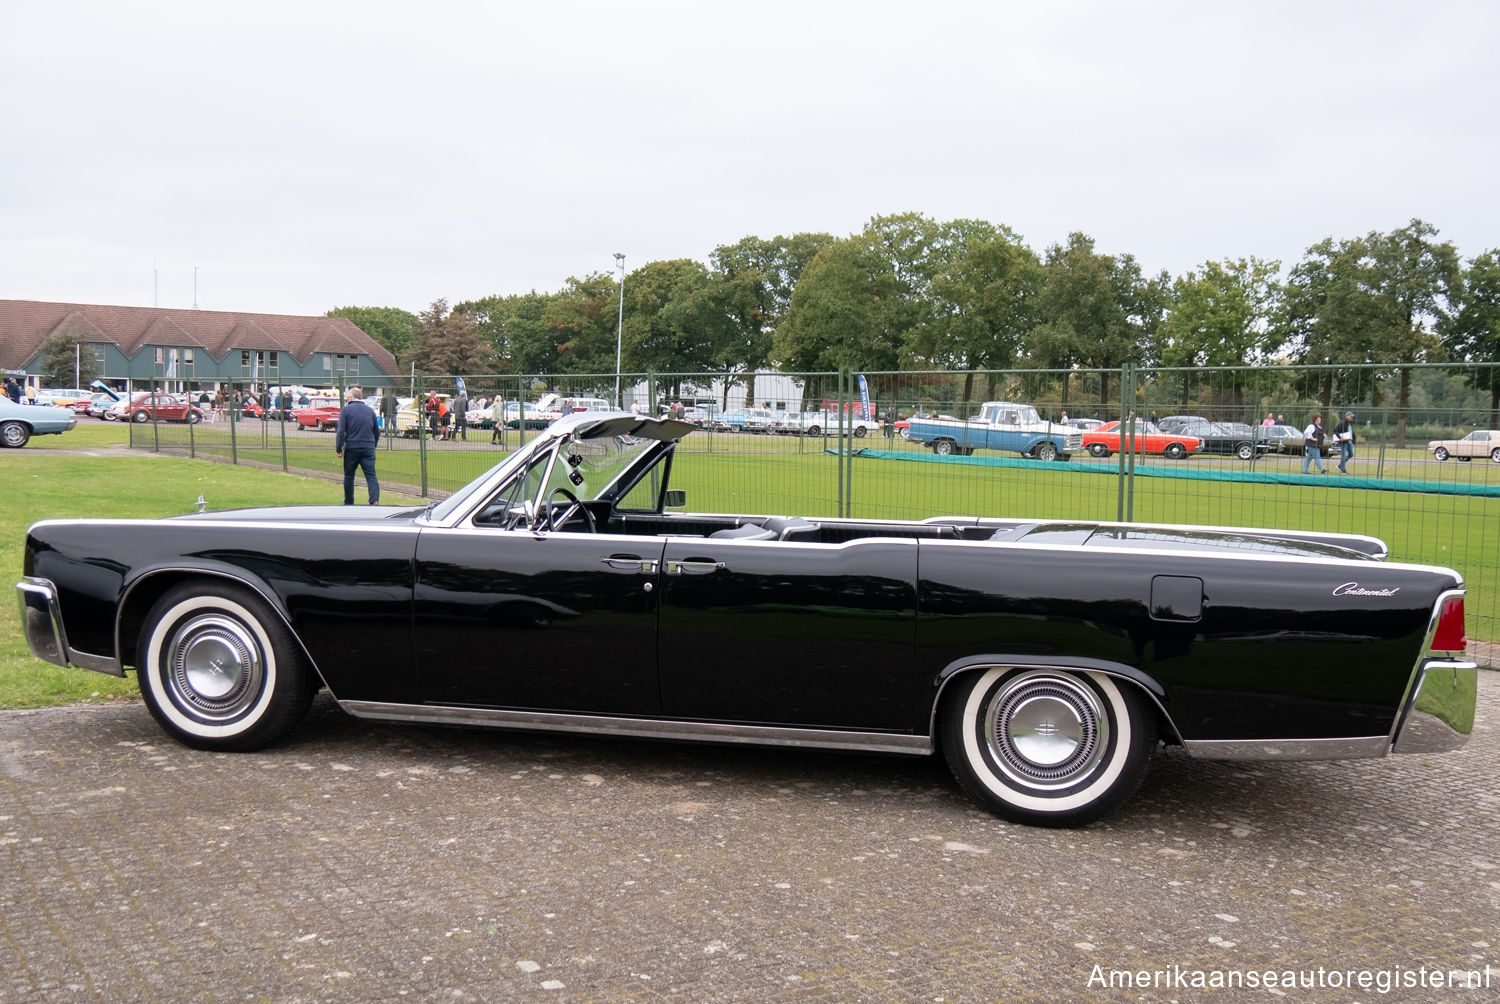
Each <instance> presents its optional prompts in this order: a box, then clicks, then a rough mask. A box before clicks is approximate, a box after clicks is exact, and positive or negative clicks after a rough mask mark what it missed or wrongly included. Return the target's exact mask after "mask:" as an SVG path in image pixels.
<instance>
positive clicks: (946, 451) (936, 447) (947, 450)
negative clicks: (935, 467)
mask: <svg viewBox="0 0 1500 1004" xmlns="http://www.w3.org/2000/svg"><path fill="white" fill-rule="evenodd" d="M932 452H933V453H936V454H937V455H938V456H940V457H951V456H953V454H954V453H956V452H958V446H957V444H956V443H954V442H953V440H951V439H939V440H938V441H937V442H935V443H933V444H932Z"/></svg>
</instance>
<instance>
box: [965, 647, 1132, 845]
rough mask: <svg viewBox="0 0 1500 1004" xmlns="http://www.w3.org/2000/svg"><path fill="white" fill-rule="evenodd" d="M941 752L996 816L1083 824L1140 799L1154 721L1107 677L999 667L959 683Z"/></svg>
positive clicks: (1127, 690)
mask: <svg viewBox="0 0 1500 1004" xmlns="http://www.w3.org/2000/svg"><path fill="white" fill-rule="evenodd" d="M951 688H952V689H951V691H950V692H949V693H948V694H946V695H945V698H944V702H943V707H942V711H941V715H942V720H941V729H942V733H941V743H942V748H943V753H944V756H945V757H946V758H947V760H948V765H949V767H950V769H952V771H953V774H954V776H955V777H956V778H957V779H958V781H959V783H960V784H962V785H963V786H964V788H965V789H967V790H968V791H969V793H970V794H972V795H974V796H975V797H976V798H978V799H979V800H980V801H981V802H983V803H984V804H985V805H986V806H987V807H988V808H989V809H990V810H991V811H993V812H994V813H996V814H997V815H999V816H1002V817H1004V818H1006V819H1009V820H1012V821H1014V822H1018V823H1028V824H1031V825H1034V826H1081V825H1083V824H1084V823H1088V822H1092V821H1093V820H1095V819H1098V818H1099V817H1101V816H1103V815H1105V814H1106V813H1108V812H1109V811H1110V810H1111V809H1113V808H1114V807H1115V806H1117V805H1119V804H1120V803H1121V802H1123V801H1125V800H1126V799H1127V798H1129V797H1130V796H1131V795H1133V794H1134V793H1135V791H1136V789H1137V788H1139V787H1140V784H1141V781H1142V780H1143V779H1144V778H1145V776H1146V767H1147V765H1148V763H1149V762H1150V758H1151V755H1152V753H1153V751H1154V749H1155V746H1156V717H1155V713H1154V711H1153V709H1152V708H1151V707H1150V706H1149V705H1148V704H1147V702H1146V699H1145V697H1144V696H1143V695H1142V694H1141V693H1140V692H1139V691H1138V690H1137V689H1136V688H1135V687H1134V686H1132V685H1131V684H1128V683H1122V682H1120V681H1117V680H1115V679H1112V678H1111V677H1109V676H1105V675H1104V674H1102V673H1087V672H1068V671H1064V670H1056V669H1016V668H1011V667H994V668H990V669H987V670H976V671H973V672H971V673H969V674H967V675H966V676H965V677H964V678H962V679H959V680H956V681H954V683H953V684H952V685H951Z"/></svg>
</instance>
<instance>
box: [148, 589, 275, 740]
mask: <svg viewBox="0 0 1500 1004" xmlns="http://www.w3.org/2000/svg"><path fill="white" fill-rule="evenodd" d="M164 655H165V658H164V659H163V660H162V668H163V671H164V674H165V678H166V683H167V686H168V689H169V690H170V692H171V695H172V700H173V702H174V703H176V704H177V706H178V707H180V708H181V709H182V710H183V711H185V712H187V713H188V714H190V715H192V716H193V717H195V718H199V719H204V720H208V721H228V720H230V719H233V718H235V717H237V716H239V715H241V714H244V712H245V711H247V710H248V709H249V708H251V707H252V706H254V704H255V703H256V701H257V700H258V699H259V697H260V692H261V687H262V684H263V682H264V680H265V659H264V657H263V655H262V653H261V650H260V646H259V644H257V642H256V638H255V635H254V634H253V633H252V632H251V631H250V630H249V629H248V628H247V627H245V625H244V624H242V623H240V622H239V621H237V620H235V619H234V618H232V617H227V616H225V615H223V614H220V613H204V614H198V615H195V616H193V617H190V618H188V619H187V620H185V621H183V622H182V623H181V624H180V625H179V626H178V627H177V629H176V630H175V631H174V632H173V633H172V638H171V640H170V641H169V642H168V643H167V647H166V651H165V653H164Z"/></svg>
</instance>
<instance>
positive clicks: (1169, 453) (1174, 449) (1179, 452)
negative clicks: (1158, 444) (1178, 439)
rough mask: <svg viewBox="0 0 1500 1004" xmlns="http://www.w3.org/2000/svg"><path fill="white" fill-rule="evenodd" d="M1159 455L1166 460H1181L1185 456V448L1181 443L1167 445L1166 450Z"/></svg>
mask: <svg viewBox="0 0 1500 1004" xmlns="http://www.w3.org/2000/svg"><path fill="white" fill-rule="evenodd" d="M1161 455H1162V456H1164V457H1166V458H1167V459H1168V460H1181V459H1182V458H1183V457H1185V456H1187V447H1186V446H1183V445H1182V444H1181V443H1168V444H1167V448H1166V449H1165V450H1162V451H1161Z"/></svg>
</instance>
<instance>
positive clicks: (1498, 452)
mask: <svg viewBox="0 0 1500 1004" xmlns="http://www.w3.org/2000/svg"><path fill="white" fill-rule="evenodd" d="M1490 459H1491V460H1493V461H1494V462H1495V463H1497V464H1500V446H1497V447H1495V448H1494V449H1493V450H1491V451H1490Z"/></svg>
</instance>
